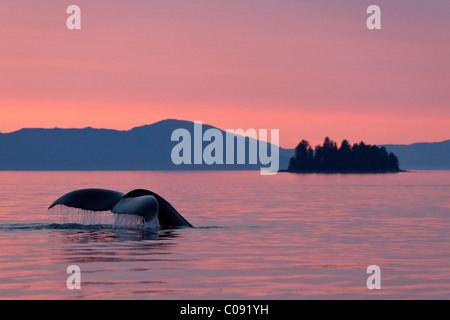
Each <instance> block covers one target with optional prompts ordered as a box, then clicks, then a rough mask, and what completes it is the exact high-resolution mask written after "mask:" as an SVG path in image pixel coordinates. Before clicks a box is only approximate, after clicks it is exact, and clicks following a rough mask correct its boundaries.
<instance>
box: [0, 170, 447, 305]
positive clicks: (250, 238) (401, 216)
mask: <svg viewBox="0 0 450 320" xmlns="http://www.w3.org/2000/svg"><path fill="white" fill-rule="evenodd" d="M90 187H96V188H106V189H113V190H118V191H122V192H128V191H131V190H133V189H137V188H145V189H150V190H152V191H154V192H157V193H159V194H160V195H162V196H163V197H165V198H166V199H167V200H168V201H170V202H171V203H172V204H173V205H174V206H175V208H177V210H178V211H179V212H180V213H181V214H182V215H183V216H184V217H185V218H186V219H187V220H188V221H189V222H191V223H192V224H193V225H194V226H195V228H187V229H171V230H158V231H144V230H142V229H140V228H138V227H133V226H132V225H131V224H130V225H127V226H126V227H125V226H122V227H120V226H119V227H118V226H117V225H114V218H113V217H111V216H108V215H107V214H105V215H104V216H103V217H95V215H94V214H92V213H86V214H85V215H84V216H83V219H82V220H81V221H78V222H73V221H70V220H68V219H65V218H64V215H52V214H49V213H48V211H47V207H48V206H49V205H50V204H51V203H52V202H53V201H54V200H55V199H56V198H58V197H59V196H61V195H63V194H65V193H66V192H69V191H72V190H75V189H81V188H90ZM81 215H83V214H82V213H81ZM70 265H77V266H79V268H80V270H81V289H80V290H69V289H68V288H67V285H66V280H67V278H68V277H69V276H70V275H69V274H67V273H66V271H67V268H68V266H70ZM371 265H377V266H379V267H380V270H381V277H380V279H381V289H379V290H376V289H374V290H369V289H368V288H367V286H366V281H367V279H368V277H369V276H370V274H368V273H366V270H367V268H368V266H371ZM0 298H1V299H449V298H450V171H412V172H406V173H397V174H289V173H279V174H277V175H275V176H261V175H259V172H258V171H243V172H95V171H94V172H0Z"/></svg>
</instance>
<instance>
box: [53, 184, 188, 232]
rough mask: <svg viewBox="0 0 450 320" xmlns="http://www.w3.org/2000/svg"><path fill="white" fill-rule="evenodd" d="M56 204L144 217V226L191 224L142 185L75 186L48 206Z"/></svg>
mask: <svg viewBox="0 0 450 320" xmlns="http://www.w3.org/2000/svg"><path fill="white" fill-rule="evenodd" d="M56 205H63V206H66V207H71V208H78V209H83V210H88V211H112V212H113V213H116V214H131V215H136V216H140V217H142V219H143V221H144V228H145V227H146V226H153V227H154V226H160V227H164V228H171V227H174V228H176V227H192V225H191V224H190V223H189V222H188V221H187V220H186V219H185V218H183V217H182V216H181V215H180V214H179V213H178V211H177V210H176V209H175V208H174V207H173V206H172V205H171V204H170V203H169V202H168V201H167V200H165V199H164V198H163V197H161V196H160V195H158V194H156V193H154V192H152V191H149V190H145V189H136V190H133V191H130V192H128V193H127V194H124V193H122V192H118V191H114V190H107V189H81V190H75V191H72V192H69V193H67V194H65V195H63V196H62V197H60V198H58V199H56V200H55V202H53V203H52V204H51V205H50V207H49V208H48V209H49V210H50V209H51V208H53V207H54V206H56Z"/></svg>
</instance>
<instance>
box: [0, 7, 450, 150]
mask: <svg viewBox="0 0 450 320" xmlns="http://www.w3.org/2000/svg"><path fill="white" fill-rule="evenodd" d="M392 2H393V1H387V0H377V1H370V2H369V1H351V0H344V1H332V0H319V1H317V0H316V1H313V0H309V1H293V0H292V1H291V0H289V1H288V0H280V1H267V0H247V1H241V0H239V1H237V0H227V1H211V0H201V1H200V0H189V1H181V0H177V1H171V0H156V1H146V0H136V1H115V0H113V1H108V2H102V3H103V4H100V1H96V2H95V3H94V2H93V1H87V0H71V1H57V2H56V1H49V0H41V1H31V0H28V1H26V0H21V1H2V3H0V37H1V39H2V41H1V44H0V132H11V131H14V130H18V129H20V128H23V127H46V128H51V127H63V128H64V127H78V128H82V127H86V126H91V127H98V128H112V129H119V130H127V129H130V128H132V127H134V126H141V125H144V124H150V123H153V122H156V121H159V120H162V119H167V118H177V119H184V120H192V121H194V120H201V121H203V123H208V124H211V125H215V126H217V127H219V128H222V129H231V128H244V129H246V128H267V129H269V128H278V129H280V141H281V145H282V146H284V147H288V148H292V147H294V146H295V145H296V144H297V143H298V141H299V140H301V139H303V138H304V139H307V140H309V141H310V142H311V143H312V144H317V143H319V142H321V141H322V140H323V138H324V137H325V136H326V135H328V136H330V137H331V138H332V139H335V140H342V139H344V138H347V139H349V140H350V141H352V142H353V141H360V140H364V141H366V142H367V143H375V144H385V143H413V142H419V141H420V142H422V141H441V140H445V139H450V130H449V127H450V108H449V102H450V90H449V84H450V62H449V57H450V24H449V16H450V2H449V1H448V0H436V1H432V3H430V2H428V3H427V2H426V1H419V0H408V1H406V0H399V1H395V3H392ZM71 4H77V5H79V6H80V7H81V11H82V29H81V30H79V31H69V30H68V29H67V28H66V19H67V17H68V15H67V14H66V13H65V11H66V8H67V6H69V5H71ZM371 4H378V5H379V6H380V7H381V9H382V30H376V31H369V30H368V29H367V28H366V19H367V17H368V15H367V14H366V13H365V11H366V8H367V7H368V6H369V5H371Z"/></svg>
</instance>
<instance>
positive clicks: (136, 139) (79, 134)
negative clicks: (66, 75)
mask: <svg viewBox="0 0 450 320" xmlns="http://www.w3.org/2000/svg"><path fill="white" fill-rule="evenodd" d="M210 128H214V127H212V126H210V125H205V124H203V126H202V129H203V132H204V131H206V130H208V129H210ZM176 129H186V130H188V131H189V133H190V134H191V136H192V137H194V123H193V122H190V121H182V120H163V121H160V122H157V123H154V124H151V125H145V126H142V127H136V128H133V129H131V130H129V131H118V130H109V129H94V128H90V127H88V128H84V129H59V128H55V129H21V130H18V131H15V132H12V133H6V134H0V170H260V168H261V167H267V165H263V164H261V163H260V162H259V161H258V162H257V164H248V163H249V161H248V155H247V156H246V161H245V163H246V164H236V163H237V152H235V159H236V160H235V162H234V163H235V164H233V165H230V164H222V165H220V164H213V165H207V164H205V163H203V164H192V165H185V164H180V165H175V164H174V163H173V162H172V159H171V152H172V149H173V147H174V146H175V145H177V144H178V143H179V142H178V141H171V135H172V132H173V131H174V130H176ZM216 129H217V128H216ZM218 130H219V129H218ZM220 132H221V133H222V135H223V137H224V138H223V139H224V142H225V137H226V136H225V135H229V133H226V132H224V131H222V130H220ZM248 142H249V139H248V138H246V146H247V147H246V150H248ZM209 143H210V142H203V147H205V146H206V145H208V144H209ZM268 149H269V150H270V145H269V147H268ZM235 151H236V148H235ZM279 153H280V168H287V166H288V163H289V159H290V157H291V155H292V150H287V149H283V148H280V150H279ZM192 154H193V149H192ZM224 157H225V154H224ZM224 163H225V158H224Z"/></svg>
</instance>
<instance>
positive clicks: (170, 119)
mask: <svg viewBox="0 0 450 320" xmlns="http://www.w3.org/2000/svg"><path fill="white" fill-rule="evenodd" d="M164 121H180V122H190V123H194V122H195V121H191V120H183V119H175V118H168V119H162V120H158V121H156V122H153V123H147V124H143V125H136V126H134V127H131V128H130V129H126V130H121V129H113V128H96V127H91V126H87V127H81V128H80V127H78V128H76V127H66V128H64V127H53V128H44V127H24V128H20V129H17V130H14V131H10V132H0V134H11V133H15V132H19V131H22V130H55V129H60V130H85V129H94V130H111V131H119V132H128V131H131V130H133V129H136V128H142V127H146V126H151V125H154V124H157V123H160V122H164ZM203 125H205V126H211V127H213V128H216V129H219V130H221V131H223V132H226V130H227V129H222V128H219V127H216V126H214V125H212V124H205V123H203ZM233 129H237V128H233ZM241 129H244V128H241ZM248 129H249V128H248ZM325 137H328V136H327V135H326V136H325ZM301 140H302V138H300V140H299V142H300V141H301ZM345 140H347V141H349V139H345ZM446 141H450V138H449V139H445V140H442V141H419V142H412V143H409V144H398V143H397V144H393V143H385V144H381V143H380V144H376V145H377V146H386V145H389V146H411V145H413V144H422V143H442V142H446ZM361 142H362V140H361ZM355 143H356V142H355ZM279 147H280V148H283V149H295V147H296V146H294V147H292V148H285V147H281V146H279Z"/></svg>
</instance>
